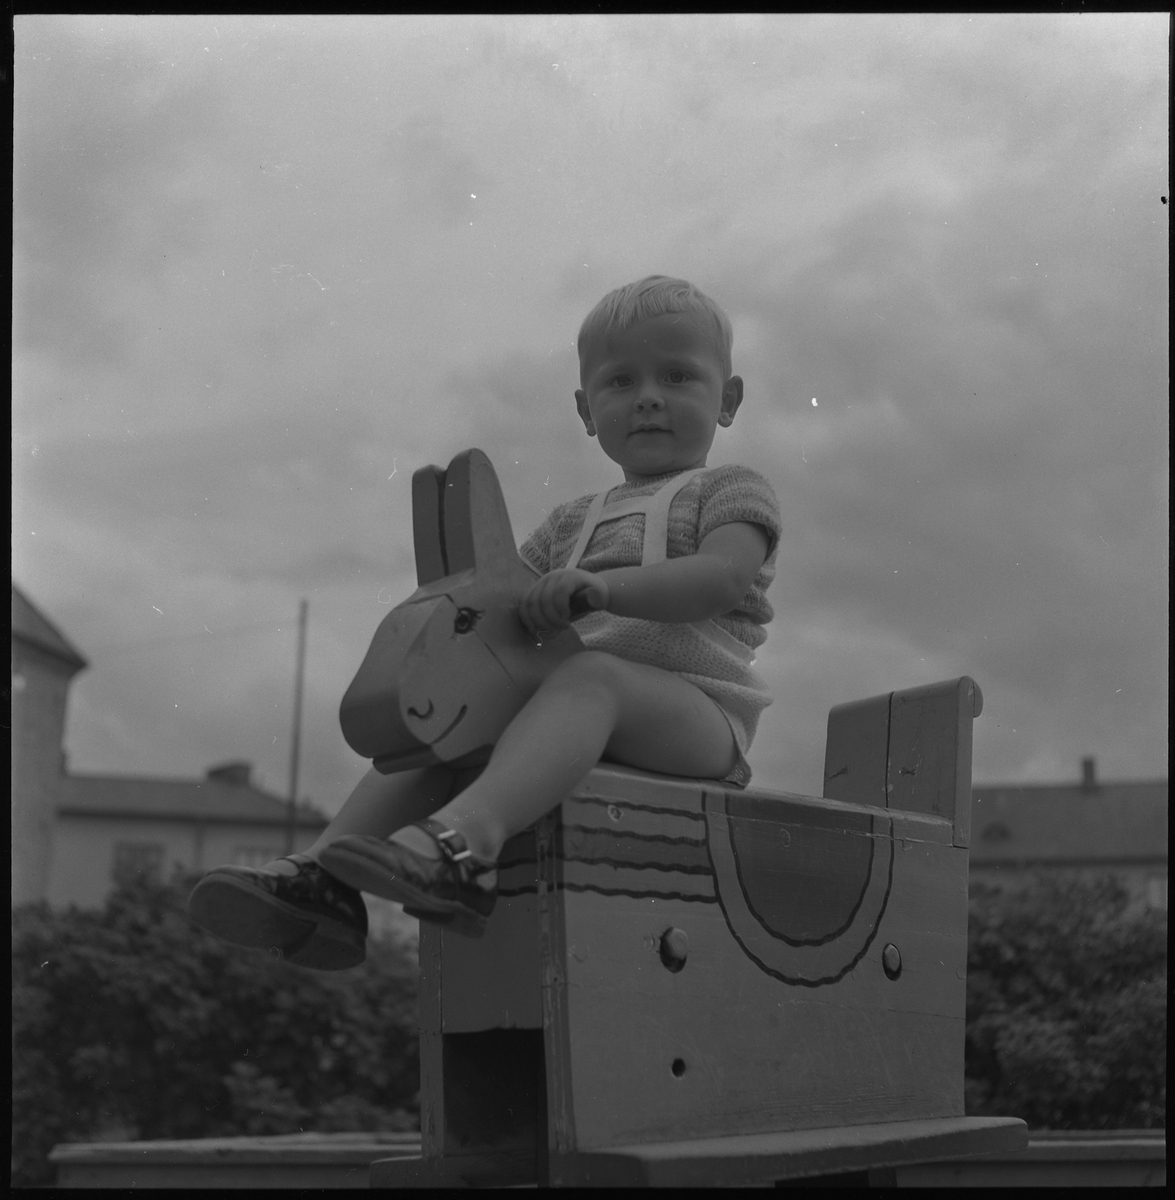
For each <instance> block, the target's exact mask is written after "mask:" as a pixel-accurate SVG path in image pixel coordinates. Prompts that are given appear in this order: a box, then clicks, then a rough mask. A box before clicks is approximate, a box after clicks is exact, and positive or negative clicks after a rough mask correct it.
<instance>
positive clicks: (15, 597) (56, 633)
mask: <svg viewBox="0 0 1175 1200" xmlns="http://www.w3.org/2000/svg"><path fill="white" fill-rule="evenodd" d="M12 636H13V637H14V638H19V639H20V640H21V641H22V642H27V643H28V644H29V645H30V646H35V647H36V648H37V649H38V650H42V651H44V653H46V654H49V655H51V656H52V657H53V658H56V659H59V660H60V661H61V662H63V663H66V664H67V665H68V666H70V667H72V668H73V671H71V672H70V674H74V673H75V672H77V671H80V670H82V668H84V667H88V666H89V665H90V664H89V663H88V662H86V660H85V659H84V658H83V657H82V656H81V655H80V654H79V653H78V652H77V650H75V649H74V647H73V646H71V645H70V643H69V641H68V640H67V639H66V637H65V635H64V634H63V633H62V632H61V630H60V629H58V628H57V626H56V625H54V624H53V622H52V621H50V620H49V618H48V617H46V616H45V614H44V613H42V612H41V611H40V610H39V609H38V608H37V606H36V605H35V604H34V603H33V602H32V601H31V600H30V599H29V598H28V597H27V596H26V595H25V594H24V593H23V592H22V591H21V590H20V588H18V587H17V586H16V584H15V583H13V585H12Z"/></svg>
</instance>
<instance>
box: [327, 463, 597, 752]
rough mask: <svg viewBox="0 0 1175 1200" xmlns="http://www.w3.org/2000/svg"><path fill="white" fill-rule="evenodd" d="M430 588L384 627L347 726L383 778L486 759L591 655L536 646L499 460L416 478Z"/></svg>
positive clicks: (355, 690)
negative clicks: (570, 667) (543, 688)
mask: <svg viewBox="0 0 1175 1200" xmlns="http://www.w3.org/2000/svg"><path fill="white" fill-rule="evenodd" d="M412 533H413V542H414V546H415V551H416V580H417V584H418V587H417V589H416V591H415V592H413V594H412V595H411V596H409V597H408V599H407V600H405V601H404V602H403V603H401V604H400V605H399V606H398V607H396V608H394V609H393V610H392V611H391V612H390V613H388V615H387V616H386V617H385V618H384V619H383V621H381V622H380V625H379V627H378V629H376V631H375V637H374V638H372V641H371V646H370V648H369V649H368V651H367V655H366V657H365V658H364V659H363V663H362V665H361V666H360V668H359V671H358V673H357V674H356V676H355V678H354V680H352V682H351V686H350V687H349V688H348V689H347V691H346V694H345V695H344V696H343V701H342V704H341V706H340V710H339V722H340V724H341V725H342V728H343V736H344V737H345V738H346V740H347V744H348V745H349V746H350V747H351V749H353V750H354V751H356V753H358V754H361V755H362V756H363V757H364V758H370V759H372V760H373V761H374V765H375V767H376V769H377V770H379V771H381V772H382V773H383V774H385V775H386V774H391V773H392V772H394V771H403V770H407V769H408V768H410V767H422V766H430V765H435V764H438V763H443V764H446V765H448V766H452V767H465V766H475V765H477V764H479V763H483V762H485V761H486V760H487V759H488V758H489V756H490V752H491V750H492V749H493V747H494V744H495V742H496V741H497V740H498V738H499V737H500V736H501V734H502V732H503V730H504V729H505V728H506V726H507V725H509V723H510V722H511V720H513V718H514V716H515V714H517V712H518V710H519V709H520V708H521V707H522V706H523V704H525V703H526V701H527V700H528V699H530V697H531V696H532V695H533V694H534V692H535V690H536V689H537V688H538V686H539V684H540V683H541V682H542V680H543V678H544V677H545V676H546V675H547V674H548V672H550V671H551V669H552V668H553V667H555V666H556V665H557V664H558V663H560V662H562V661H563V660H564V659H565V658H567V657H569V656H570V655H571V654H574V653H575V652H576V651H577V650H580V649H581V648H582V644H581V642H580V640H579V636H578V635H577V634H576V633H575V631H574V630H573V629H566V630H563V631H562V632H561V633H559V634H558V635H548V636H546V637H544V638H543V639H542V640H536V639H535V638H534V637H533V636H532V635H531V634H530V633H529V632H528V631H527V630H526V628H525V627H524V626H523V624H522V622H521V621H520V620H519V618H518V604H519V601H520V600H521V598H522V596H523V595H525V593H526V592H527V590H528V589H529V588H530V587H531V585H532V584H533V583H534V582H535V579H536V576H535V573H534V572H533V571H532V570H531V568H529V567H528V566H527V565H526V564H525V563H524V562H523V561H522V559H521V558H520V557H519V554H518V551H517V549H516V548H515V544H514V534H513V532H512V531H511V528H510V517H509V515H508V513H507V512H506V501H505V499H504V498H503V496H502V489H501V487H500V485H499V484H498V477H497V475H496V474H495V473H494V468H493V466H492V465H491V464H490V460H489V459H488V458H487V457H486V456H485V455H484V454H483V453H482V452H481V451H480V450H466V451H465V452H464V453H462V454H458V455H457V457H456V458H454V459H453V461H452V462H451V463H449V469H448V470H447V471H442V470H441V469H440V467H432V466H429V467H422V468H421V469H420V470H419V471H417V472H416V473H415V474H414V475H413V476H412Z"/></svg>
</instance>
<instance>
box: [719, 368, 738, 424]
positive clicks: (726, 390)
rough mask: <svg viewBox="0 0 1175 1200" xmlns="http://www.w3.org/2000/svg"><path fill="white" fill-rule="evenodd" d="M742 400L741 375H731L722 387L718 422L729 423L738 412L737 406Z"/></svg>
mask: <svg viewBox="0 0 1175 1200" xmlns="http://www.w3.org/2000/svg"><path fill="white" fill-rule="evenodd" d="M742 402H743V381H742V376H741V375H732V376H731V377H730V378H729V379H728V380H727V381H726V383H725V384H724V385H723V388H722V407H721V409H719V411H718V424H719V425H729V424H731V422H733V420H734V414H735V413H736V412H738V406H739V405H740V404H741V403H742Z"/></svg>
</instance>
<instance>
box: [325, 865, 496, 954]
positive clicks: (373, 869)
mask: <svg viewBox="0 0 1175 1200" xmlns="http://www.w3.org/2000/svg"><path fill="white" fill-rule="evenodd" d="M318 861H319V865H320V866H321V867H322V869H323V870H324V871H329V872H330V873H331V874H332V875H333V876H334V877H335V878H336V879H339V880H341V881H342V882H343V883H345V884H346V885H347V886H348V887H353V888H355V889H356V890H357V891H360V892H368V893H370V894H371V895H373V896H380V897H382V898H383V899H385V900H395V901H397V902H398V903H400V904H403V905H404V911H405V912H406V913H408V915H409V916H413V917H416V918H417V919H418V920H421V921H432V922H434V923H435V924H438V925H443V926H444V927H445V928H446V929H451V930H452V931H453V932H454V933H460V934H462V935H464V936H465V937H474V938H479V937H481V936H482V934H484V933H485V927H486V918H485V917H483V916H481V915H480V914H479V913H475V912H472V911H471V910H470V909H468V908H467V907H466V906H465V905H464V904H462V903H461V902H460V901H457V900H437V899H435V898H434V897H432V896H430V895H428V893H427V892H422V891H420V890H419V889H418V888H415V887H413V886H412V885H411V884H410V883H407V882H405V881H404V880H403V879H397V878H396V877H395V876H394V875H392V874H391V872H390V871H389V870H388V869H387V867H385V866H384V865H383V864H382V863H381V862H380V861H379V860H378V859H377V858H375V857H374V855H368V854H367V853H365V852H363V851H362V850H357V849H353V848H352V847H350V846H340V845H338V843H335V844H333V845H330V846H327V847H326V849H324V850H323V851H322V852H321V853H320V854H319V856H318Z"/></svg>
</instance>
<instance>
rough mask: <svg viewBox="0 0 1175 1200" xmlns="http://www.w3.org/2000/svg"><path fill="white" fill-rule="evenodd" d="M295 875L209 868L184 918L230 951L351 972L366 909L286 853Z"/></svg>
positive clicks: (361, 945) (361, 954)
mask: <svg viewBox="0 0 1175 1200" xmlns="http://www.w3.org/2000/svg"><path fill="white" fill-rule="evenodd" d="M277 861H278V862H283V861H284V862H290V863H293V864H294V865H295V867H296V868H297V870H296V871H295V872H294V873H293V874H285V873H283V872H281V871H275V870H273V869H272V865H267V866H264V867H235V866H227V867H217V868H216V869H215V870H212V871H209V873H208V874H207V875H205V876H204V878H203V879H201V880H200V882H199V883H198V884H196V887H195V889H194V890H193V891H192V894H191V896H190V897H189V898H188V912H189V914H190V915H191V917H192V919H193V920H194V921H195V922H196V923H197V924H198V925H200V926H202V927H203V928H204V929H206V930H207V931H208V932H209V933H211V934H212V935H213V936H214V937H216V938H219V939H220V940H221V941H223V942H228V943H230V944H231V945H234V946H248V947H250V948H253V949H260V950H268V951H269V952H270V953H271V954H273V955H274V957H277V958H284V959H285V960H286V961H287V962H291V963H293V964H295V965H296V966H301V967H311V968H313V969H314V970H317V971H342V970H346V969H347V968H348V967H357V966H358V965H359V964H360V963H361V962H363V960H364V959H365V958H366V956H367V906H366V905H365V904H364V903H363V897H362V896H360V895H359V893H358V892H357V891H356V890H355V889H354V888H352V887H348V886H347V885H346V884H345V883H342V882H341V881H340V880H338V879H336V878H334V877H333V876H332V875H331V874H330V873H329V872H327V871H325V870H323V868H322V867H321V866H319V864H318V863H316V862H315V861H314V860H313V859H312V858H308V857H307V856H306V855H304V854H291V855H289V856H287V857H286V858H285V859H278V860H277Z"/></svg>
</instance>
